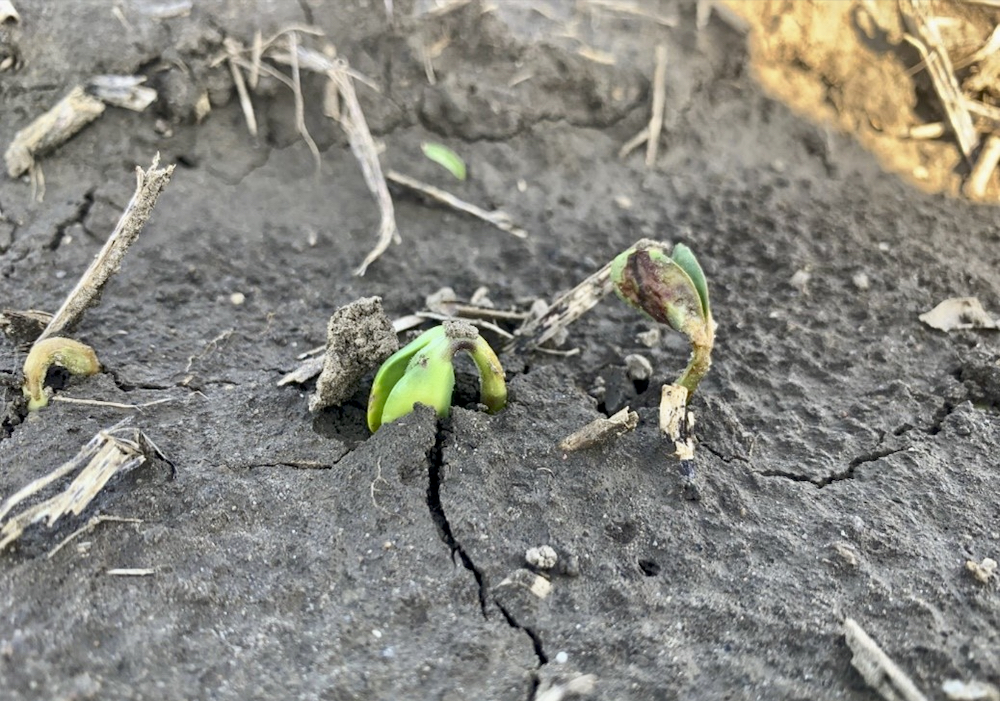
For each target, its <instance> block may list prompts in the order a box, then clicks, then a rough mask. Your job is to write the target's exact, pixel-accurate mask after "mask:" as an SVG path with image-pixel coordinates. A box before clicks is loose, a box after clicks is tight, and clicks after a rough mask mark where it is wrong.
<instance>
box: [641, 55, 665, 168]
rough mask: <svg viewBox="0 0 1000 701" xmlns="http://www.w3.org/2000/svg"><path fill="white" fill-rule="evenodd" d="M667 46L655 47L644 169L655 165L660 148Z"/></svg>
mask: <svg viewBox="0 0 1000 701" xmlns="http://www.w3.org/2000/svg"><path fill="white" fill-rule="evenodd" d="M666 83H667V46H666V44H657V45H656V68H655V69H654V70H653V109H652V114H651V115H650V117H649V140H648V141H647V142H646V167H647V168H652V167H653V165H655V163H656V151H657V149H658V148H659V146H660V131H661V130H662V129H663V110H664V107H665V106H666V94H667V85H666Z"/></svg>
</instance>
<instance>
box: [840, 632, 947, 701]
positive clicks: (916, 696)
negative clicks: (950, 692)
mask: <svg viewBox="0 0 1000 701" xmlns="http://www.w3.org/2000/svg"><path fill="white" fill-rule="evenodd" d="M844 638H845V639H846V640H847V647H849V648H851V652H852V653H853V656H852V657H851V664H852V665H854V668H855V669H856V670H858V672H860V673H861V676H862V677H864V680H865V681H866V682H867V683H868V685H869V686H870V687H871V688H872V689H874V690H875V691H877V692H878V693H879V695H880V696H881V697H882V698H884V699H886V701H928V700H927V697H926V696H924V695H923V693H921V691H920V690H919V689H918V688H917V686H916V684H914V683H913V681H912V680H911V679H910V678H909V677H908V676H907V675H906V672H904V671H903V670H902V669H900V668H899V666H898V665H897V664H896V663H895V662H893V661H892V660H891V659H890V658H889V656H888V655H887V654H885V653H884V652H883V651H882V648H880V647H879V646H878V643H876V642H875V641H874V640H872V639H871V638H870V637H868V633H866V632H865V631H864V629H863V628H862V627H861V626H860V625H858V624H857V622H856V621H855V620H854V619H853V618H848V619H845V620H844Z"/></svg>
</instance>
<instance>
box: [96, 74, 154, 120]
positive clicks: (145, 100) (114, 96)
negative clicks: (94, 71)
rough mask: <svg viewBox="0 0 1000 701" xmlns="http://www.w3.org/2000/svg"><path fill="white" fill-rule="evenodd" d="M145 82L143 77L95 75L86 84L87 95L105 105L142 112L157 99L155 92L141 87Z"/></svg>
mask: <svg viewBox="0 0 1000 701" xmlns="http://www.w3.org/2000/svg"><path fill="white" fill-rule="evenodd" d="M145 82H146V76H144V75H95V76H94V77H93V78H91V79H90V81H89V82H88V83H87V93H88V94H89V95H93V96H94V97H96V98H99V99H100V100H102V101H103V102H104V103H105V104H108V105H114V106H115V107H121V108H123V109H127V110H132V111H133V112H142V111H143V110H144V109H146V108H147V107H149V106H150V105H151V104H153V102H155V101H156V98H157V97H158V93H157V92H156V90H154V89H153V88H150V87H148V86H145V85H143V83H145Z"/></svg>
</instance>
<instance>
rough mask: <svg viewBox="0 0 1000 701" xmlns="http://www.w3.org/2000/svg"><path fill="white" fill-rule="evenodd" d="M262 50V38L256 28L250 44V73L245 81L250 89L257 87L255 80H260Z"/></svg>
mask: <svg viewBox="0 0 1000 701" xmlns="http://www.w3.org/2000/svg"><path fill="white" fill-rule="evenodd" d="M263 51H264V38H263V36H262V35H261V33H260V30H259V29H258V30H257V31H255V32H254V33H253V43H252V44H251V45H250V75H249V76H247V83H248V84H249V86H250V89H251V90H256V89H257V81H259V80H260V67H261V62H260V55H261V54H262V53H263Z"/></svg>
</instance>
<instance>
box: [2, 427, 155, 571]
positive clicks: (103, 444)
mask: <svg viewBox="0 0 1000 701" xmlns="http://www.w3.org/2000/svg"><path fill="white" fill-rule="evenodd" d="M125 424H126V422H124V421H123V422H121V423H118V424H116V425H115V426H112V427H111V428H109V429H107V430H103V431H99V432H98V433H97V435H95V436H94V437H93V438H92V439H91V440H90V441H89V442H88V443H87V444H86V445H85V446H84V447H83V448H81V449H80V452H79V453H77V454H76V456H75V457H74V458H73V459H71V460H69V461H68V462H66V463H64V464H63V465H62V466H60V467H58V468H56V469H55V470H53V471H52V472H50V473H49V474H47V475H45V476H44V477H40V478H38V479H36V480H35V481H33V482H31V483H30V484H28V485H27V486H25V487H23V488H22V489H20V490H19V491H18V492H16V493H15V494H13V495H12V496H10V497H8V498H7V500H6V501H4V502H3V504H0V551H2V550H3V549H4V548H6V547H7V546H8V545H10V544H11V543H13V542H14V541H15V540H17V539H18V538H19V537H21V534H22V533H24V531H25V529H26V528H27V527H28V526H30V525H31V524H34V523H38V522H39V521H45V522H46V525H47V526H48V527H49V528H51V527H52V526H53V525H55V523H56V521H58V520H59V519H60V518H62V517H63V516H65V515H66V514H73V515H76V516H79V515H80V513H82V512H83V510H84V509H86V508H87V505H88V504H90V502H91V501H93V499H94V497H96V496H97V495H98V494H99V493H100V491H101V490H102V489H104V487H105V485H107V484H108V482H109V481H111V479H112V478H113V477H114V476H115V475H120V474H123V473H125V472H128V471H130V470H132V469H134V468H136V467H139V466H140V465H143V464H144V463H146V462H147V461H149V460H151V459H154V458H158V459H161V460H164V461H166V458H164V457H163V454H162V453H161V452H160V450H159V448H157V447H156V446H155V445H154V444H153V442H152V441H150V440H149V438H147V437H146V435H145V434H144V433H143V432H142V431H140V430H139V429H137V428H129V427H127V426H126V425H125ZM167 462H169V461H167ZM74 473H76V476H75V477H74V478H73V481H72V482H70V484H69V485H67V487H66V488H65V489H64V490H63V491H61V492H59V493H58V494H56V495H55V496H53V497H50V498H48V499H46V500H45V501H42V502H40V503H37V504H35V505H34V506H30V507H28V508H26V509H24V510H23V511H21V512H20V513H18V514H17V515H15V516H12V517H11V518H9V519H7V521H4V520H3V519H4V518H5V517H6V516H7V515H8V514H9V513H11V511H13V509H14V507H16V506H18V505H19V504H21V503H22V502H24V501H25V500H27V499H30V498H31V497H33V496H35V495H36V494H38V493H40V492H41V491H42V490H44V489H45V488H46V487H48V486H49V485H51V484H52V483H54V482H57V481H58V480H61V479H63V478H65V477H68V476H69V475H72V474H74Z"/></svg>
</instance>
